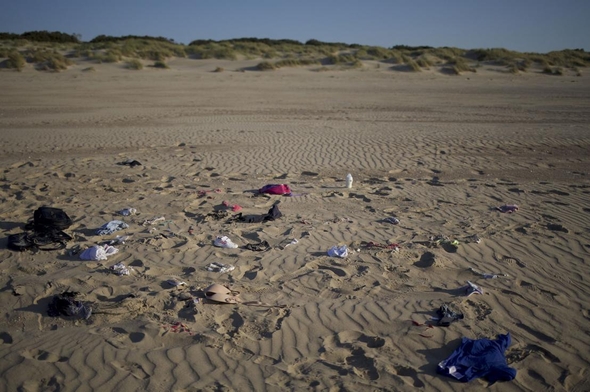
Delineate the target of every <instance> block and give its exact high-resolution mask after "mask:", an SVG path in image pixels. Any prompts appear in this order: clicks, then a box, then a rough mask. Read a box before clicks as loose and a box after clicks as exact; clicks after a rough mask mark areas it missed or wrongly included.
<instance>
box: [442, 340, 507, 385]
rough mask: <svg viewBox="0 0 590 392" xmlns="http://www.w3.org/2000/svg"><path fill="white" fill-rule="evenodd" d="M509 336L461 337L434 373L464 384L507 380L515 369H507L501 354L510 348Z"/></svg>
mask: <svg viewBox="0 0 590 392" xmlns="http://www.w3.org/2000/svg"><path fill="white" fill-rule="evenodd" d="M510 342H511V338H510V334H509V333H508V334H506V335H498V336H497V339H496V340H489V339H478V340H472V339H469V338H465V337H464V338H462V339H461V345H460V346H459V347H457V349H455V351H453V353H452V354H451V355H450V356H449V357H448V358H447V359H445V360H444V361H442V362H440V363H439V364H438V369H437V371H438V373H440V374H443V375H445V376H449V377H454V378H456V379H457V380H459V381H462V382H468V381H471V380H473V379H474V378H479V377H483V378H485V379H486V380H488V381H489V382H491V383H494V382H496V381H510V380H513V379H514V377H516V369H513V368H511V367H509V366H508V364H507V363H506V358H505V356H504V352H505V351H506V349H507V348H508V346H510Z"/></svg>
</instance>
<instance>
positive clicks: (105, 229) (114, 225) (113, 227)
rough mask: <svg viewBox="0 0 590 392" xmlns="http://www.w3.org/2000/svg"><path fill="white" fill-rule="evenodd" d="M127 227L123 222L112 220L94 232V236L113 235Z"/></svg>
mask: <svg viewBox="0 0 590 392" xmlns="http://www.w3.org/2000/svg"><path fill="white" fill-rule="evenodd" d="M128 227H129V225H128V224H127V223H125V222H123V221H120V220H113V221H110V222H107V223H105V224H104V225H102V226H101V227H99V228H98V230H96V234H98V235H108V234H112V233H114V232H115V231H119V230H123V229H126V228H128Z"/></svg>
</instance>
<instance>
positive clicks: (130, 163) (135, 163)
mask: <svg viewBox="0 0 590 392" xmlns="http://www.w3.org/2000/svg"><path fill="white" fill-rule="evenodd" d="M117 165H126V166H130V167H135V166H141V162H139V161H136V160H135V159H133V160H132V159H127V160H126V161H123V162H119V163H117Z"/></svg>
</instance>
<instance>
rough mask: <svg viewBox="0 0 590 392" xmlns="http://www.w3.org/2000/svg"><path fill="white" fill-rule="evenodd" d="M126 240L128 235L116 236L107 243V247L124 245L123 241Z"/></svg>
mask: <svg viewBox="0 0 590 392" xmlns="http://www.w3.org/2000/svg"><path fill="white" fill-rule="evenodd" d="M128 239H129V236H128V235H118V236H116V237H115V238H114V239H112V240H110V241H109V245H118V244H124V243H125V241H127V240H128Z"/></svg>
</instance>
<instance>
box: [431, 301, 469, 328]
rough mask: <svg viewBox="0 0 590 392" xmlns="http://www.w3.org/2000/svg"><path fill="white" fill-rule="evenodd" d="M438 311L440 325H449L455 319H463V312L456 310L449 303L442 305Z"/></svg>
mask: <svg viewBox="0 0 590 392" xmlns="http://www.w3.org/2000/svg"><path fill="white" fill-rule="evenodd" d="M436 313H437V314H438V323H437V324H438V325H440V326H441V327H448V326H449V325H451V323H452V322H453V321H457V320H463V313H457V312H454V311H453V310H452V309H451V308H450V307H449V305H446V304H445V305H442V306H441V307H440V308H439V309H438V310H437V311H436Z"/></svg>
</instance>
